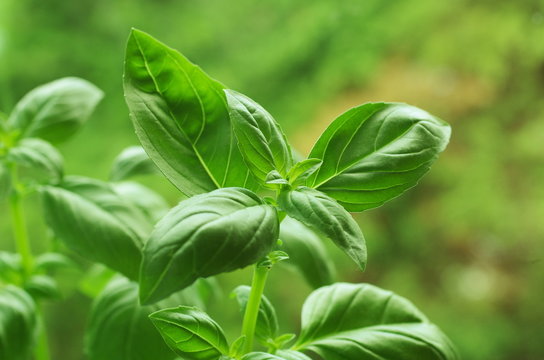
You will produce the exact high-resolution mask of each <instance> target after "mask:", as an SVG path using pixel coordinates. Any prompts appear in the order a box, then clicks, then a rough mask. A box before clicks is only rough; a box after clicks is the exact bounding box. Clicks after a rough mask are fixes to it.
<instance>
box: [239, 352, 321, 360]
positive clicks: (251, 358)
mask: <svg viewBox="0 0 544 360" xmlns="http://www.w3.org/2000/svg"><path fill="white" fill-rule="evenodd" d="M241 360H311V359H310V358H309V357H308V356H306V355H304V354H303V353H301V352H298V351H293V350H281V351H278V353H277V354H276V355H272V354H268V353H263V352H251V353H249V354H246V355H244V356H243V357H242V359H241Z"/></svg>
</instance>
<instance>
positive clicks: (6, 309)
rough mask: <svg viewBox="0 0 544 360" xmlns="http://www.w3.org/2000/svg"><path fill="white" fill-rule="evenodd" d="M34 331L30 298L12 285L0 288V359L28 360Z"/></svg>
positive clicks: (35, 323) (34, 323)
mask: <svg viewBox="0 0 544 360" xmlns="http://www.w3.org/2000/svg"><path fill="white" fill-rule="evenodd" d="M36 331H37V319H36V305H35V304H34V301H33V300H32V298H31V297H30V296H29V295H28V294H27V293H26V292H24V291H23V290H21V289H19V288H17V287H15V286H13V285H8V286H6V287H3V288H0V359H6V360H7V359H9V360H28V359H30V355H31V353H32V348H33V345H34V342H35V338H36Z"/></svg>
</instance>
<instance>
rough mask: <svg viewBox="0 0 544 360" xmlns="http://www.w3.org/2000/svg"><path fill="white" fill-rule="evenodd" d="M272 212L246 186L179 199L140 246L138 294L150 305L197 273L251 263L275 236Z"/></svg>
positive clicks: (275, 212)
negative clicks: (141, 256)
mask: <svg viewBox="0 0 544 360" xmlns="http://www.w3.org/2000/svg"><path fill="white" fill-rule="evenodd" d="M278 227H279V226H278V216H277V211H276V209H275V208H274V207H273V206H270V205H267V204H265V203H264V202H263V201H262V200H261V199H260V198H259V197H258V196H257V195H255V194H254V193H252V192H251V191H249V190H247V189H242V188H224V189H218V190H215V191H212V192H210V193H207V194H202V195H197V196H194V197H192V198H190V199H188V200H185V201H182V202H181V203H180V204H179V205H178V206H176V207H174V208H173V209H172V210H171V211H170V212H169V213H168V214H167V215H166V216H165V217H164V218H163V219H162V220H161V221H159V223H158V224H157V225H156V226H155V229H154V230H153V233H152V234H151V237H150V239H149V240H148V242H147V243H146V245H145V248H144V252H143V261H142V266H141V273H140V297H141V300H142V302H143V303H152V302H155V301H157V300H160V299H162V298H163V297H165V296H167V295H169V294H171V293H172V292H175V291H178V290H181V289H183V288H184V287H186V286H188V285H190V284H192V283H193V282H194V281H195V280H196V279H197V278H199V277H208V276H211V275H215V274H219V273H223V272H229V271H233V270H236V269H239V268H242V267H245V266H248V265H250V264H254V263H255V262H257V261H258V260H259V259H260V258H262V257H263V256H264V255H266V254H267V253H268V252H269V251H270V249H271V248H272V246H273V245H274V243H275V241H276V240H277V238H278V230H279V229H278Z"/></svg>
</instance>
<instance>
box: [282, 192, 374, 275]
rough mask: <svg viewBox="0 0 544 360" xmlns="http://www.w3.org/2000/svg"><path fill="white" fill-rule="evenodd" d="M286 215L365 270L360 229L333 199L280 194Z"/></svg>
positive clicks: (298, 194)
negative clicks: (318, 234) (306, 227)
mask: <svg viewBox="0 0 544 360" xmlns="http://www.w3.org/2000/svg"><path fill="white" fill-rule="evenodd" d="M278 203H279V205H280V207H281V208H282V209H283V211H285V212H286V213H287V215H289V216H291V217H292V218H294V219H296V220H298V221H300V222H301V223H303V224H305V225H307V226H309V227H311V228H312V229H315V230H317V231H319V232H320V233H322V234H323V235H325V236H326V237H328V238H329V239H331V240H332V241H333V242H334V243H335V244H336V245H337V246H338V247H339V248H340V249H342V250H343V251H344V252H345V253H346V254H347V255H349V257H351V258H352V259H353V261H355V262H356V263H357V265H358V266H359V267H360V268H361V270H364V268H365V266H366V258H367V255H366V245H365V239H364V237H363V233H362V232H361V229H360V228H359V225H357V223H356V222H355V220H353V218H352V217H351V215H350V214H349V213H348V212H347V211H346V210H344V208H343V207H342V206H340V205H339V204H338V203H337V202H336V201H335V200H334V199H331V198H330V197H328V196H327V195H325V194H323V193H322V192H319V191H317V190H314V189H310V188H307V187H299V188H298V189H296V190H293V191H283V192H281V193H280V196H279V198H278Z"/></svg>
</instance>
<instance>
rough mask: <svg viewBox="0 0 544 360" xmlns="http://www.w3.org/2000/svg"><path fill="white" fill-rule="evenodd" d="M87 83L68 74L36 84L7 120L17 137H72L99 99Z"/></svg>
mask: <svg viewBox="0 0 544 360" xmlns="http://www.w3.org/2000/svg"><path fill="white" fill-rule="evenodd" d="M102 96H103V94H102V91H100V90H99V89H98V88H97V87H96V86H94V85H93V84H91V83H90V82H88V81H86V80H83V79H79V78H75V77H68V78H63V79H59V80H55V81H53V82H50V83H47V84H45V85H42V86H39V87H37V88H35V89H34V90H32V91H31V92H29V93H28V94H27V95H25V96H24V97H23V98H22V99H21V101H19V103H18V104H17V105H16V107H15V109H14V110H13V112H12V113H11V115H10V117H9V119H8V123H7V124H8V128H10V129H12V130H19V131H20V135H19V136H20V137H39V138H42V139H45V140H48V141H50V142H52V143H57V142H60V141H63V140H66V139H67V138H69V137H70V136H72V135H73V134H74V133H75V132H76V131H77V130H78V129H79V127H80V126H81V124H82V123H83V122H85V121H86V120H87V118H88V117H89V116H90V115H91V113H92V112H93V110H94V108H95V106H96V105H97V104H98V102H99V101H100V100H101V99H102Z"/></svg>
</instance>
